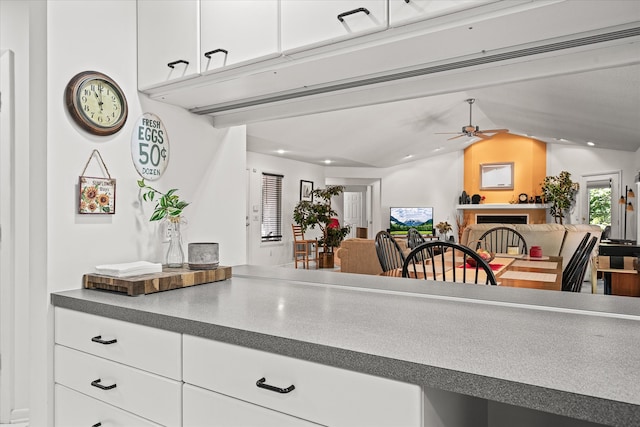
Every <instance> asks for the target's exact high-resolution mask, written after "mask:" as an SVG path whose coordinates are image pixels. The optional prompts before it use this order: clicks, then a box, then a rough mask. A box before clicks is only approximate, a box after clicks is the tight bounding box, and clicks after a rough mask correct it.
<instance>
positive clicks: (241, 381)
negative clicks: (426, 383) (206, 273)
mask: <svg viewBox="0 0 640 427" xmlns="http://www.w3.org/2000/svg"><path fill="white" fill-rule="evenodd" d="M183 351H184V353H183V358H184V370H183V378H184V381H185V382H187V383H190V384H194V385H197V386H200V387H203V388H206V389H209V390H212V391H215V392H219V393H222V394H225V395H228V396H233V397H236V398H238V399H242V400H245V401H248V402H251V403H255V404H257V405H260V406H264V407H267V408H271V409H274V410H276V411H281V412H284V413H286V414H291V415H294V416H297V417H300V418H304V419H306V420H311V421H313V422H317V423H320V424H327V425H332V426H340V425H343V426H359V425H361V426H394V427H397V426H419V425H420V424H421V418H422V392H421V390H420V387H419V386H417V385H413V384H406V383H401V382H398V381H393V380H389V379H385V378H380V377H375V376H372V375H366V374H362V373H357V372H352V371H348V370H344V369H338V368H334V367H329V366H325V365H321V364H317V363H312V362H308V361H304V360H299V359H294V358H290V357H285V356H280V355H277V354H273V353H267V352H263V351H259V350H253V349H249V348H245V347H240V346H236V345H231V344H226V343H221V342H217V341H213V340H207V339H203V338H200V337H194V336H190V335H185V336H184V337H183ZM262 378H264V379H265V381H264V384H268V385H271V386H275V387H278V388H282V389H285V388H288V387H289V386H292V385H293V386H294V387H295V388H294V389H293V390H292V391H290V392H288V393H279V392H274V391H271V390H267V389H264V388H259V387H258V386H257V382H258V381H259V380H261V379H262ZM264 384H263V385H264Z"/></svg>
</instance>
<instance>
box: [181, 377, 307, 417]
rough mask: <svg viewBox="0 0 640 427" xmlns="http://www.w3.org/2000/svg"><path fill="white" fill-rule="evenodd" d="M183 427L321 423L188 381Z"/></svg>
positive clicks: (184, 396) (184, 390)
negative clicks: (264, 406)
mask: <svg viewBox="0 0 640 427" xmlns="http://www.w3.org/2000/svg"><path fill="white" fill-rule="evenodd" d="M182 395H183V413H184V415H183V420H182V425H183V427H202V426H209V427H247V426H261V427H313V426H318V424H315V423H311V422H309V421H305V420H303V419H300V418H296V417H292V416H290V415H286V414H283V413H281V412H276V411H272V410H270V409H267V408H263V407H262V406H257V405H254V404H251V403H248V402H244V401H242V400H238V399H234V398H232V397H229V396H225V395H222V394H220V393H215V392H213V391H209V390H205V389H203V388H200V387H194V386H191V385H189V384H185V385H184V388H183V392H182Z"/></svg>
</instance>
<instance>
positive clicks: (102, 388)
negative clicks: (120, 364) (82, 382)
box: [91, 378, 116, 390]
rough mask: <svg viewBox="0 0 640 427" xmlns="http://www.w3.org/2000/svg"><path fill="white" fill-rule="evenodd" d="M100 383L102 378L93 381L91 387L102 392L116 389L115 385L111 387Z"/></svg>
mask: <svg viewBox="0 0 640 427" xmlns="http://www.w3.org/2000/svg"><path fill="white" fill-rule="evenodd" d="M100 381H102V380H101V379H100V378H98V379H97V380H93V381H91V385H92V386H94V387H98V388H99V389H100V390H111V389H112V388H116V384H115V383H113V384H111V385H102V384H100Z"/></svg>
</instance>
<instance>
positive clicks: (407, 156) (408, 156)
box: [404, 154, 413, 159]
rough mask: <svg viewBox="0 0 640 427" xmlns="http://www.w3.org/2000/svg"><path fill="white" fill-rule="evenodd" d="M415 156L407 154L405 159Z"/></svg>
mask: <svg viewBox="0 0 640 427" xmlns="http://www.w3.org/2000/svg"><path fill="white" fill-rule="evenodd" d="M412 157H413V154H407V155H406V156H404V158H405V159H410V158H412Z"/></svg>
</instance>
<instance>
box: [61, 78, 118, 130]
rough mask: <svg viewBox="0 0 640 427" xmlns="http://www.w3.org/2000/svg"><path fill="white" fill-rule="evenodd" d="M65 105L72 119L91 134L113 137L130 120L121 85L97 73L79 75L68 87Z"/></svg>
mask: <svg viewBox="0 0 640 427" xmlns="http://www.w3.org/2000/svg"><path fill="white" fill-rule="evenodd" d="M65 102H66V104H67V108H68V109H69V113H70V114H71V117H73V119H74V120H75V121H76V123H78V125H80V127H81V128H82V129H84V130H86V131H87V132H90V133H92V134H94V135H100V136H105V135H111V134H114V133H116V132H118V131H119V130H120V129H122V126H124V124H125V122H126V121H127V113H128V108H127V99H126V98H125V96H124V92H122V89H120V86H118V84H117V83H116V82H115V81H114V80H113V79H112V78H111V77H109V76H107V75H105V74H102V73H99V72H97V71H83V72H81V73H78V74H76V75H75V76H73V78H72V79H71V80H70V81H69V83H68V84H67V88H66V90H65Z"/></svg>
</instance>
